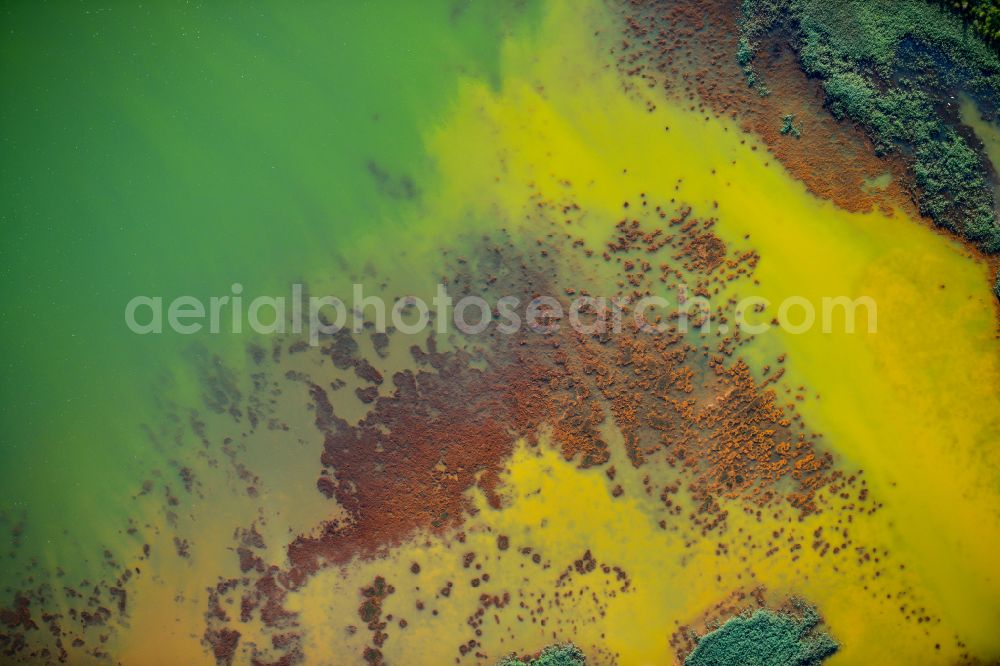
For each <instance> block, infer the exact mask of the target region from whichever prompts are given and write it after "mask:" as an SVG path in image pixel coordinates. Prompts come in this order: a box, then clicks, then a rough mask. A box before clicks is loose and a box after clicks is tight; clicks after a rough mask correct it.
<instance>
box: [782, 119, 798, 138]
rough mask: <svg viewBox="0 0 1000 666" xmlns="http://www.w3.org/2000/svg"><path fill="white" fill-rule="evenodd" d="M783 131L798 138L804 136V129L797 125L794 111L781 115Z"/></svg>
mask: <svg viewBox="0 0 1000 666" xmlns="http://www.w3.org/2000/svg"><path fill="white" fill-rule="evenodd" d="M781 133H782V134H786V135H791V136H794V137H795V138H796V139H798V138H799V137H800V136H802V130H800V129H799V128H798V127H796V126H795V114H794V113H789V114H787V115H785V116H782V117H781Z"/></svg>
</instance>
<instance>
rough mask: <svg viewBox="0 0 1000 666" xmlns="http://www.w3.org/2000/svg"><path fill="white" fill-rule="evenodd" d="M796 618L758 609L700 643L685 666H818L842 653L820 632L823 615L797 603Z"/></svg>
mask: <svg viewBox="0 0 1000 666" xmlns="http://www.w3.org/2000/svg"><path fill="white" fill-rule="evenodd" d="M793 605H794V606H795V610H796V614H794V615H793V614H791V613H784V612H775V611H770V610H766V609H757V610H756V611H753V612H752V613H750V612H747V613H744V614H742V615H737V616H736V617H734V618H732V619H730V620H728V621H727V622H725V623H724V624H722V625H721V626H720V627H719V628H718V629H716V630H715V631H712V632H709V633H707V634H705V635H704V636H702V637H701V638H699V639H698V645H697V646H696V647H695V649H694V650H692V652H691V654H689V655H688V656H687V659H685V660H684V665H685V666H816V665H818V664H820V663H821V662H823V660H825V659H826V658H827V657H829V656H831V655H832V654H833V653H835V652H836V651H837V650H838V649H839V645H838V644H837V643H836V641H834V640H833V639H832V638H830V636H828V635H827V634H825V633H822V632H818V631H816V627H817V625H819V622H820V617H819V613H817V612H816V609H815V608H813V607H812V606H810V605H808V604H806V603H804V602H802V601H798V600H795V601H793Z"/></svg>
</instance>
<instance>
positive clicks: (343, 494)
mask: <svg viewBox="0 0 1000 666" xmlns="http://www.w3.org/2000/svg"><path fill="white" fill-rule="evenodd" d="M671 223H672V226H673V230H672V231H671V233H666V231H665V229H662V228H653V229H646V228H643V227H642V226H641V225H640V224H639V223H638V221H637V220H623V221H622V222H620V223H619V224H618V225H617V226H616V228H615V234H614V235H613V236H612V237H611V238H610V239H609V241H608V243H607V246H606V251H605V252H604V257H605V260H606V261H608V262H614V263H616V264H618V265H619V266H620V268H619V269H618V270H619V273H620V275H621V276H622V277H625V278H626V280H622V281H621V283H622V284H623V285H625V284H626V282H627V285H628V287H627V292H626V291H625V290H624V289H623V291H622V292H621V293H622V294H623V295H624V294H626V293H627V294H628V295H632V296H640V295H643V294H648V293H652V291H653V289H654V288H662V287H663V285H664V284H668V285H669V284H672V283H674V282H677V281H678V280H683V281H684V283H685V284H688V283H690V285H691V286H692V287H693V291H694V293H696V294H703V295H705V296H708V295H711V294H712V293H713V292H715V293H717V292H718V289H719V288H720V287H721V286H723V285H725V284H726V283H728V282H731V281H733V280H735V279H737V278H739V277H746V276H749V275H750V274H751V273H752V270H753V266H754V264H755V262H756V257H755V255H753V254H752V253H742V254H741V255H738V256H735V257H733V258H729V259H726V260H724V259H723V255H724V252H725V246H724V244H723V243H722V241H721V240H719V239H718V238H717V237H715V236H714V235H712V234H711V232H710V228H711V226H712V221H710V220H700V219H696V218H693V217H690V213H689V211H688V212H687V213H686V214H685V213H682V214H681V215H680V216H676V217H674V218H672V219H671ZM668 229H669V227H668ZM572 240H573V239H571V238H569V237H566V238H564V239H561V240H560V239H558V238H555V237H553V238H551V239H547V240H546V241H545V243H544V245H545V247H546V248H547V249H548V251H547V252H545V253H539V254H534V253H532V254H530V255H529V254H527V253H521V252H520V251H519V250H518V249H517V248H516V247H514V245H513V244H512V243H510V242H509V241H508V242H507V244H506V247H504V248H503V249H502V250H501V249H500V248H501V245H499V244H498V243H497V242H496V241H489V242H484V243H483V245H482V247H481V254H482V257H481V258H480V261H479V262H478V263H479V264H480V265H481V266H483V265H485V266H488V265H489V264H490V262H491V261H493V262H505V263H506V264H507V265H516V266H520V267H521V270H520V271H518V272H513V273H510V272H508V273H507V275H506V276H505V277H504V278H502V279H499V280H494V281H493V282H492V283H491V284H490V285H489V294H494V295H496V296H499V295H500V294H519V295H523V296H525V297H526V300H527V299H530V298H531V297H532V296H533V295H535V294H538V293H558V291H559V290H558V288H557V287H562V286H563V285H557V284H556V282H555V281H554V278H553V275H558V274H559V273H560V271H555V272H553V266H558V262H561V261H566V260H568V261H570V262H572V261H573V260H580V259H582V260H584V261H589V262H595V261H596V262H600V261H601V260H600V259H597V258H589V256H588V255H587V254H586V252H584V251H580V250H579V249H578V250H577V251H575V252H574V250H573V249H572V248H573V247H576V248H580V247H581V246H580V245H579V244H577V243H573V242H572ZM654 265H659V266H660V267H659V268H657V269H654V268H653V266H654ZM473 282H481V279H480V278H479V277H471V276H469V275H463V274H462V273H459V274H458V275H457V276H456V277H455V279H454V280H453V283H452V284H453V287H454V288H455V290H456V291H461V290H462V289H463V285H470V284H472V283H473ZM573 290H574V291H575V288H573ZM486 297H487V300H488V301H489V300H490V296H489V295H487V296H486ZM596 314H598V315H599V316H601V317H606V316H607V315H608V313H607V312H603V313H596ZM601 321H605V323H606V324H608V325H607V326H605V328H606V329H610V328H611V326H610V322H609V321H606V320H605V319H602V320H601ZM712 321H715V322H716V323H721V322H724V321H728V317H727V315H726V313H725V311H724V307H723V306H722V305H720V306H718V308H717V310H716V311H715V312H705V313H703V314H702V315H701V323H703V324H705V323H709V322H712ZM524 328H525V330H522V331H519V332H518V333H516V334H513V335H509V336H504V335H499V334H493V335H492V336H490V337H489V338H488V342H487V344H485V345H483V346H482V347H479V348H477V349H476V350H474V351H466V350H463V349H459V350H456V351H449V352H441V351H438V350H437V346H436V344H435V339H434V337H433V336H432V337H430V338H429V339H428V341H427V349H426V350H424V349H422V348H420V347H419V346H413V347H412V349H411V354H412V356H413V364H414V367H413V368H412V369H407V370H404V371H401V372H397V373H395V375H394V376H393V377H392V380H391V381H392V384H393V385H394V386H395V391H394V392H393V393H392V394H391V395H388V396H380V397H377V398H376V399H375V400H374V402H373V404H372V407H371V409H370V411H369V412H368V414H367V415H366V416H365V417H364V418H362V419H361V420H360V421H359V422H358V423H356V424H351V423H349V422H348V421H346V420H345V419H343V418H341V417H339V416H338V415H337V410H336V408H335V406H334V404H333V403H332V402H331V400H330V397H329V394H328V392H327V390H326V389H324V388H323V384H322V383H321V382H319V381H310V382H309V383H308V384H307V386H308V391H309V393H310V396H311V399H312V402H313V405H314V411H315V423H316V427H317V428H318V429H319V430H320V432H321V433H322V434H323V437H324V451H323V455H322V459H321V462H322V464H323V466H324V470H323V473H322V475H321V476H320V478H319V481H318V484H317V485H318V487H319V489H320V490H321V492H323V493H324V494H325V495H327V496H329V497H333V498H335V499H336V500H337V502H338V503H339V504H340V505H341V506H343V507H344V508H345V509H346V510H347V513H348V514H349V516H350V519H349V520H348V521H335V522H330V523H328V524H327V525H326V526H324V528H323V529H322V530H321V531H320V532H319V533H318V534H314V535H303V536H300V537H298V538H296V539H295V540H294V541H293V542H292V544H291V545H290V546H289V550H288V554H289V560H290V562H291V564H292V568H291V569H290V570H289V571H288V572H287V578H286V582H287V583H288V584H290V585H292V586H296V585H298V584H300V583H302V582H304V581H305V580H306V579H307V578H308V577H309V575H310V574H311V573H312V572H314V571H316V570H317V569H318V568H319V567H321V566H323V565H324V564H325V563H343V562H346V561H348V560H349V559H351V558H352V557H355V556H359V555H360V556H370V555H373V554H375V553H377V552H378V551H379V550H380V549H383V548H385V547H386V546H391V545H394V544H397V543H400V542H401V541H402V540H404V539H406V538H408V537H409V536H410V535H412V534H413V533H415V532H416V531H417V530H418V529H428V530H431V531H441V530H444V529H446V528H451V527H454V526H455V525H457V524H459V523H460V522H461V521H462V520H463V517H464V514H465V512H466V511H467V510H468V509H469V508H470V507H469V505H468V500H467V496H466V494H465V492H466V490H468V489H469V488H471V487H473V486H477V487H479V488H480V489H482V490H483V492H484V493H486V495H487V497H488V498H490V502H491V503H492V504H494V505H495V506H498V505H499V503H500V498H499V496H497V495H496V492H495V490H496V484H497V479H498V474H499V472H500V471H501V470H502V468H503V466H504V464H505V462H506V459H507V458H508V456H509V455H510V453H511V451H512V448H513V445H514V443H515V442H516V440H518V439H520V438H527V439H529V440H531V439H533V438H534V437H535V435H536V434H537V433H538V432H539V430H540V429H541V428H543V427H544V428H546V429H547V430H548V431H549V432H550V433H551V436H552V439H553V441H554V442H555V443H556V445H557V446H558V447H559V448H560V449H561V451H562V453H563V455H564V456H565V457H566V458H567V459H574V460H577V461H578V463H579V464H580V465H581V466H584V467H589V466H592V465H600V464H603V463H604V462H606V461H607V460H608V457H609V456H608V450H607V444H606V443H605V442H604V441H603V440H602V438H601V436H600V434H599V426H600V425H601V424H602V422H604V421H605V419H606V418H607V417H608V416H610V417H611V418H612V420H613V423H614V425H615V426H616V427H617V428H618V430H620V431H621V433H622V435H623V437H624V441H625V448H626V452H627V454H628V456H629V458H630V460H631V461H632V462H633V464H635V465H637V466H638V465H641V464H643V463H644V461H645V459H646V457H647V456H648V455H649V454H651V453H653V452H655V451H658V450H662V451H666V453H667V460H668V461H669V463H670V464H671V465H674V466H676V467H677V468H678V469H680V470H681V471H682V472H683V473H684V474H685V478H686V479H687V480H688V491H689V492H690V493H691V494H692V496H693V497H694V498H695V499H696V500H697V501H698V502H699V504H701V505H702V506H703V513H705V514H711V515H712V518H711V519H710V520H706V522H705V524H704V525H702V528H703V529H704V530H708V529H713V528H714V527H715V526H718V525H719V524H720V523H721V522H723V521H724V519H725V516H724V515H723V514H720V512H719V509H718V504H717V502H716V500H715V498H717V497H720V496H723V497H732V498H738V497H743V498H744V499H746V500H748V501H751V502H755V503H759V504H766V503H767V502H770V501H772V500H773V499H776V498H782V499H784V500H787V501H788V502H790V503H791V504H792V505H793V506H794V507H796V508H798V509H800V510H803V511H811V510H815V508H816V507H815V504H814V502H813V497H814V494H815V492H816V490H817V489H819V488H820V487H821V486H823V485H824V484H826V483H828V482H829V481H830V480H831V478H833V477H832V476H831V464H832V460H831V458H830V456H829V455H828V454H825V453H823V452H821V451H818V450H816V449H815V447H814V444H813V439H814V438H813V437H812V436H807V435H806V434H805V433H804V432H795V431H794V427H793V424H792V421H791V419H789V418H788V417H786V415H785V412H784V410H783V409H782V408H781V407H779V406H778V405H777V403H776V396H775V394H774V392H773V390H769V389H765V388H763V387H762V386H761V385H759V384H758V383H757V382H756V381H755V380H754V378H753V377H752V376H751V374H750V372H749V369H748V368H747V366H746V365H745V364H743V363H741V362H739V361H735V362H733V361H730V360H728V358H729V356H730V355H731V354H732V352H733V349H734V348H735V347H736V346H737V345H738V344H740V340H739V334H738V332H737V333H734V334H733V335H730V336H725V337H719V338H718V339H717V342H716V343H715V344H713V345H712V346H709V345H707V344H706V345H702V347H700V348H699V347H697V346H696V345H695V344H692V340H693V339H692V338H691V337H689V336H687V335H685V334H684V333H682V332H680V331H679V330H677V327H676V326H672V327H671V329H670V331H668V332H666V333H664V334H661V335H651V334H647V333H644V332H643V331H641V330H639V328H638V327H637V326H636V325H635V323H634V322H631V321H628V322H626V323H625V324H624V325H623V326H622V329H621V330H620V331H610V330H604V331H603V332H602V331H595V332H593V333H592V334H584V333H581V332H577V331H575V330H573V329H572V328H571V327H569V326H565V327H563V328H561V329H560V330H559V331H558V332H554V333H551V334H548V335H540V334H537V333H534V332H532V331H529V330H526V327H524ZM346 335H349V334H346V333H344V332H341V333H339V334H338V338H339V339H338V340H336V341H334V342H332V343H331V345H330V346H328V347H327V348H325V350H326V353H328V354H329V353H331V349H337V350H341V351H339V352H338V353H337V354H336V356H337V359H338V361H339V365H340V366H342V367H350V366H351V365H354V364H358V363H360V362H361V361H360V360H359V359H357V358H356V357H355V356H354V354H355V350H356V349H357V345H356V344H355V345H352V344H349V343H345V342H344V341H343V337H344V336H346ZM343 350H350V352H344V351H343ZM474 360H476V361H481V362H482V363H476V364H474V363H473V361H474ZM366 363H367V362H366Z"/></svg>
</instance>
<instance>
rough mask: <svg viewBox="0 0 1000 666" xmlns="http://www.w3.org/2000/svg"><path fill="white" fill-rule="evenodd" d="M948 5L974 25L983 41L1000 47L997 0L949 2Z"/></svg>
mask: <svg viewBox="0 0 1000 666" xmlns="http://www.w3.org/2000/svg"><path fill="white" fill-rule="evenodd" d="M946 4H947V5H948V7H949V8H950V9H951V10H952V11H955V12H957V13H958V14H959V16H961V17H962V19H963V20H964V21H966V22H967V23H969V24H970V25H972V28H973V30H975V31H976V32H977V33H978V34H979V36H980V37H982V38H983V40H985V41H986V42H988V43H990V44H993V45H994V46H997V45H1000V3H997V0H947V3H946Z"/></svg>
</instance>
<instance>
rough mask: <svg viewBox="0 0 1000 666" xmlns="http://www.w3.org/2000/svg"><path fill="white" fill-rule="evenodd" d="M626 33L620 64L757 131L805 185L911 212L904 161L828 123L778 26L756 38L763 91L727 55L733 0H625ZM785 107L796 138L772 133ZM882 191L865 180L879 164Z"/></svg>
mask: <svg viewBox="0 0 1000 666" xmlns="http://www.w3.org/2000/svg"><path fill="white" fill-rule="evenodd" d="M622 11H623V13H624V16H625V22H626V26H627V36H628V38H627V39H626V41H625V42H624V43H623V44H622V45H621V46H620V47H619V48H618V49H617V51H618V54H619V63H620V66H621V68H622V70H623V71H624V72H625V73H626V74H627V75H629V76H631V77H636V80H644V81H645V82H646V83H647V84H648V85H649V86H650V87H656V88H661V89H664V90H665V91H666V93H667V94H668V95H669V96H671V97H673V98H674V99H676V100H679V101H681V102H682V103H683V104H686V105H688V106H689V107H690V108H691V110H692V111H694V110H697V111H700V112H703V113H705V114H714V115H716V116H720V117H728V118H732V119H733V120H735V121H737V122H738V123H740V126H741V127H742V128H743V129H744V130H745V131H748V132H752V133H754V134H756V135H757V136H759V137H760V138H761V139H762V140H763V141H764V143H765V144H766V145H767V147H768V149H769V150H770V151H771V153H773V154H774V156H775V157H776V158H777V159H778V160H780V161H781V163H782V164H783V165H784V166H785V168H787V169H788V171H789V172H790V173H792V174H793V175H794V176H795V177H796V178H798V179H800V180H801V181H802V182H803V183H805V185H806V187H807V188H809V191H811V192H812V193H814V194H816V195H817V196H820V197H823V198H826V199H830V200H832V201H833V202H835V203H836V204H837V205H838V206H840V207H842V208H844V209H846V210H850V211H867V210H871V209H873V208H878V209H881V210H883V211H885V212H891V208H892V207H898V208H900V209H902V210H904V211H905V212H906V213H907V214H909V215H912V216H913V217H915V218H917V217H919V213H918V212H917V209H916V207H915V206H914V204H913V200H912V198H911V196H910V193H909V191H908V189H907V188H906V186H905V185H904V184H905V183H907V182H909V177H908V176H907V173H906V168H905V165H903V164H902V163H901V162H900V161H899V160H898V159H893V158H879V157H877V156H876V155H875V151H874V146H873V144H872V143H871V141H870V140H869V139H868V137H867V136H865V134H864V132H863V131H861V130H860V129H858V128H857V127H855V126H853V125H852V124H850V123H843V122H838V121H837V120H836V119H834V118H833V117H832V116H831V115H830V114H829V113H828V112H827V110H826V109H825V107H824V100H825V95H824V93H823V91H822V88H821V86H820V84H819V83H818V82H817V81H815V80H812V79H810V78H809V77H807V76H806V75H805V73H804V72H803V71H802V69H801V68H800V67H799V64H798V60H797V57H796V56H795V54H794V53H793V52H792V50H791V49H790V48H789V47H788V46H787V44H786V41H787V40H783V39H782V38H781V36H780V35H775V36H774V37H773V38H772V39H771V40H770V41H768V42H766V43H764V44H763V45H762V47H761V49H760V52H759V53H758V54H757V62H758V63H759V64H760V65H761V68H762V69H764V70H766V71H767V85H768V87H769V88H770V90H771V93H770V94H769V95H766V96H761V95H760V94H758V92H757V91H756V90H754V89H753V88H751V87H750V86H748V85H747V83H746V78H745V76H744V74H743V71H742V70H741V69H740V67H739V64H738V63H737V61H736V53H737V50H738V39H739V27H738V21H739V19H740V3H739V2H737V1H734V0H679V1H678V2H672V3H659V2H650V1H647V0H629V2H627V3H623V9H622ZM789 114H791V115H794V116H795V125H796V126H797V127H800V128H801V136H800V137H798V138H796V137H794V136H791V135H787V134H782V133H781V128H782V118H783V117H784V116H786V115H789ZM887 172H888V173H890V174H891V175H892V182H891V183H889V184H888V186H887V187H886V189H885V190H883V191H873V190H872V188H870V187H869V186H868V183H870V182H872V181H873V180H875V179H876V178H877V177H879V176H881V175H882V174H885V173H887Z"/></svg>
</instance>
